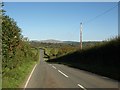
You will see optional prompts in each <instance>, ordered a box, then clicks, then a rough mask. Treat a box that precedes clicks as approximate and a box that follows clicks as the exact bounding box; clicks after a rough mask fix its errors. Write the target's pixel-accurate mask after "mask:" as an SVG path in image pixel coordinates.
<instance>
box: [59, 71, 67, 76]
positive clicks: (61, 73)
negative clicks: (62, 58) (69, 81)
mask: <svg viewBox="0 0 120 90" xmlns="http://www.w3.org/2000/svg"><path fill="white" fill-rule="evenodd" d="M58 72H59V73H61V74H62V75H64V76H65V77H67V78H68V76H67V75H66V74H64V73H63V72H62V71H60V70H58Z"/></svg>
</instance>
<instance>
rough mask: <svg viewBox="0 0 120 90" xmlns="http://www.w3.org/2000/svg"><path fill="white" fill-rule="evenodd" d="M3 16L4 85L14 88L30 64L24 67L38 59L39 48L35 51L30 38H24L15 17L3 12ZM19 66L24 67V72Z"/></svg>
mask: <svg viewBox="0 0 120 90" xmlns="http://www.w3.org/2000/svg"><path fill="white" fill-rule="evenodd" d="M1 18H2V26H1V28H0V29H2V32H1V34H2V35H0V37H1V36H2V78H3V82H4V84H3V86H4V87H6V88H8V87H11V88H12V87H17V86H18V85H19V84H20V82H21V81H22V80H23V78H22V77H25V74H26V72H27V71H28V69H26V68H27V67H29V66H27V67H26V66H25V67H24V65H30V64H32V63H33V62H34V61H37V60H38V50H37V53H34V52H33V49H31V45H30V44H29V41H28V39H27V38H23V36H22V35H21V29H20V28H19V27H18V26H17V23H16V22H15V21H14V19H12V18H10V17H9V16H7V15H5V14H2V16H1ZM0 46H1V44H0ZM30 62H31V63H30ZM27 63H28V64H27ZM30 66H31V65H30ZM19 68H22V69H24V70H23V72H22V71H20V70H21V69H19ZM25 69H26V70H25ZM12 81H13V82H12Z"/></svg>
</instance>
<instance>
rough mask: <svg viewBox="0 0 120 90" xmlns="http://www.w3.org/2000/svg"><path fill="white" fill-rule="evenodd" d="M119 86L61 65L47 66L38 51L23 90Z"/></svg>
mask: <svg viewBox="0 0 120 90" xmlns="http://www.w3.org/2000/svg"><path fill="white" fill-rule="evenodd" d="M119 86H120V83H118V82H117V81H115V80H111V79H109V78H106V77H103V76H98V75H95V74H92V73H89V72H86V71H82V70H78V69H74V68H71V67H68V66H64V65H61V64H49V63H47V62H45V61H44V58H43V50H40V62H39V63H38V64H37V65H36V66H35V67H34V68H33V70H32V72H31V74H30V76H29V78H28V80H27V82H26V85H25V87H24V88H80V90H88V88H119ZM105 90H106V89H105ZM113 90H115V89H113ZM118 90H119V89H118Z"/></svg>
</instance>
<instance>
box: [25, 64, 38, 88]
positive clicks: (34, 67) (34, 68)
mask: <svg viewBox="0 0 120 90" xmlns="http://www.w3.org/2000/svg"><path fill="white" fill-rule="evenodd" d="M36 66H37V64H36V65H35V66H34V68H33V70H32V72H31V73H30V76H29V77H28V80H27V82H26V84H25V86H24V90H25V88H26V87H27V85H28V82H29V80H30V78H31V76H32V74H33V72H34V70H35V68H36Z"/></svg>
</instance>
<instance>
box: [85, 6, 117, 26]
mask: <svg viewBox="0 0 120 90" xmlns="http://www.w3.org/2000/svg"><path fill="white" fill-rule="evenodd" d="M117 6H118V4H117V5H115V6H113V7H112V8H110V9H108V10H106V11H105V12H103V13H101V14H99V15H97V16H96V17H94V18H92V19H91V20H88V21H87V22H83V23H84V24H88V23H90V22H92V21H94V20H95V19H97V18H99V17H101V16H103V15H104V14H106V13H108V12H110V11H111V10H113V9H114V8H115V7H117Z"/></svg>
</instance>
